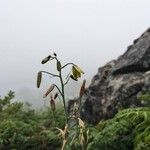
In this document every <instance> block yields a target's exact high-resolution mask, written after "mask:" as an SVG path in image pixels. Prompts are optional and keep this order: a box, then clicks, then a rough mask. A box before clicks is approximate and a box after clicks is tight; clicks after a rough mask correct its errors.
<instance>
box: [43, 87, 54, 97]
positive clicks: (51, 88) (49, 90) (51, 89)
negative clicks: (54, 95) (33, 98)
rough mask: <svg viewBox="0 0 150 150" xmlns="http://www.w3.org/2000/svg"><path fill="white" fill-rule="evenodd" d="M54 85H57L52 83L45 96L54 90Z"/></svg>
mask: <svg viewBox="0 0 150 150" xmlns="http://www.w3.org/2000/svg"><path fill="white" fill-rule="evenodd" d="M54 87H55V85H54V84H52V85H51V86H50V87H49V88H48V89H47V91H46V93H45V94H44V95H43V98H46V97H47V95H48V94H49V93H50V92H51V91H53V89H54Z"/></svg>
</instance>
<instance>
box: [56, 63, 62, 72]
mask: <svg viewBox="0 0 150 150" xmlns="http://www.w3.org/2000/svg"><path fill="white" fill-rule="evenodd" d="M60 70H61V63H60V61H57V71H60Z"/></svg>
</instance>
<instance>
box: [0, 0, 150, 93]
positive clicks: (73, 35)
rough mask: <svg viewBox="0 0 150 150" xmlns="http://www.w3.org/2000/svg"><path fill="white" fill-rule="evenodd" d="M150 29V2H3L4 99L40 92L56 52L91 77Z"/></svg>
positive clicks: (0, 86) (0, 76) (0, 73)
mask: <svg viewBox="0 0 150 150" xmlns="http://www.w3.org/2000/svg"><path fill="white" fill-rule="evenodd" d="M148 27H150V0H0V95H2V94H3V93H5V92H7V91H8V90H9V89H12V90H18V89H20V88H24V87H26V88H35V79H36V73H37V71H39V70H40V69H42V70H44V68H46V69H47V68H48V66H47V65H46V66H42V65H41V64H40V61H41V59H42V58H43V57H45V56H47V55H48V54H49V53H53V51H55V52H56V53H58V55H59V57H60V58H61V59H62V60H64V61H65V62H67V61H68V62H70V61H72V62H74V63H76V64H78V65H79V66H81V67H82V68H83V70H84V71H85V73H86V74H85V76H84V78H87V79H91V78H92V76H93V75H94V74H96V72H97V69H98V67H100V66H102V65H104V64H105V63H106V62H108V61H110V60H111V59H116V58H117V57H118V56H119V55H121V54H122V53H123V52H124V51H125V50H126V47H127V46H128V45H130V44H132V41H133V40H134V39H135V38H137V37H139V36H140V35H141V34H142V33H143V32H144V31H145V30H146V29H147V28H148ZM49 68H50V67H49Z"/></svg>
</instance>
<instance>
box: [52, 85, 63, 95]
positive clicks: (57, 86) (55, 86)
mask: <svg viewBox="0 0 150 150" xmlns="http://www.w3.org/2000/svg"><path fill="white" fill-rule="evenodd" d="M54 85H55V87H56V88H57V90H58V91H59V93H60V94H61V95H63V93H62V92H61V90H60V89H59V87H58V86H57V85H56V84H54Z"/></svg>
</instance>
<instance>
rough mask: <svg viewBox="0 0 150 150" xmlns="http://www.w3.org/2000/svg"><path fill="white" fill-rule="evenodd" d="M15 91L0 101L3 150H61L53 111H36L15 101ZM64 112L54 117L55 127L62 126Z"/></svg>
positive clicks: (60, 111)
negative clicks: (13, 100)
mask: <svg viewBox="0 0 150 150" xmlns="http://www.w3.org/2000/svg"><path fill="white" fill-rule="evenodd" d="M13 98H14V92H12V91H10V92H9V93H8V95H7V96H5V97H4V98H0V104H1V105H0V106H1V111H0V149H1V150H5V149H21V150H26V149H37V150H38V149H39V150H40V149H54V148H55V149H59V147H60V145H61V141H60V138H59V137H58V136H57V134H58V131H57V130H56V129H55V128H54V122H53V119H52V116H53V115H52V112H51V111H50V110H49V108H47V109H46V110H44V111H35V110H34V109H32V108H30V105H28V104H27V103H26V104H23V103H19V102H12V99H13ZM62 114H63V109H62V108H60V109H58V111H57V113H56V114H55V116H56V118H57V119H56V120H55V124H56V125H58V126H61V127H63V126H64V121H65V118H64V117H63V115H62Z"/></svg>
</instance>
